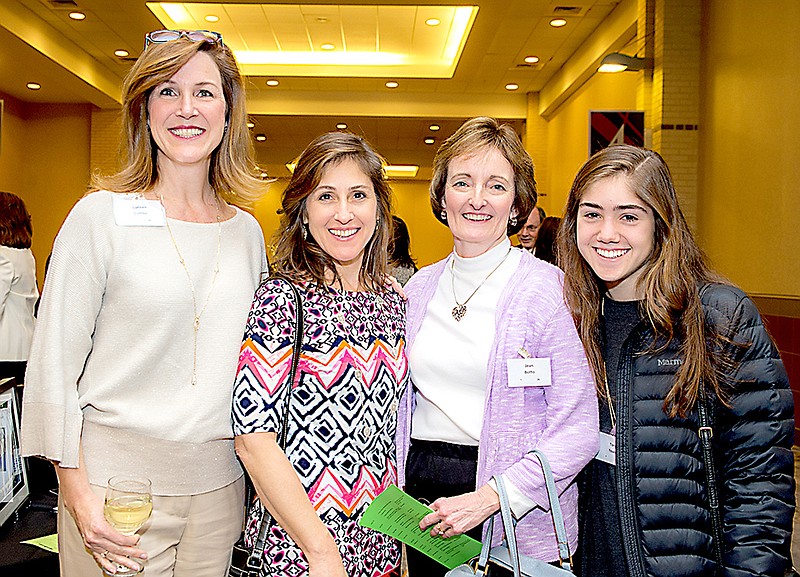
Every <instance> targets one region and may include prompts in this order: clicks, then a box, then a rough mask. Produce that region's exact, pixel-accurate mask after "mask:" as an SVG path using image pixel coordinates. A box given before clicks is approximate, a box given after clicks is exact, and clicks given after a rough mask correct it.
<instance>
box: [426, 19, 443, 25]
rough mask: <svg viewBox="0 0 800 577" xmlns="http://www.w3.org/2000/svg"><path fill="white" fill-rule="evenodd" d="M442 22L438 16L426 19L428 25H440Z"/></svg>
mask: <svg viewBox="0 0 800 577" xmlns="http://www.w3.org/2000/svg"><path fill="white" fill-rule="evenodd" d="M441 23H442V21H441V20H439V19H438V18H428V19H427V20H426V21H425V24H427V25H428V26H438V25H439V24H441Z"/></svg>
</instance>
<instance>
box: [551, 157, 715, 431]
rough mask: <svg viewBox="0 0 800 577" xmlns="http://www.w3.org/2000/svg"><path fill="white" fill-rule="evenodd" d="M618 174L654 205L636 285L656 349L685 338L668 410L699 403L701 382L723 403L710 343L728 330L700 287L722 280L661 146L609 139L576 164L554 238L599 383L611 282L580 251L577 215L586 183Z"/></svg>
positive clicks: (678, 411)
mask: <svg viewBox="0 0 800 577" xmlns="http://www.w3.org/2000/svg"><path fill="white" fill-rule="evenodd" d="M619 175H622V176H623V177H624V180H623V181H624V182H625V184H626V185H627V186H628V188H629V190H630V191H631V192H632V193H633V194H635V195H636V196H637V197H638V198H639V199H640V200H641V201H642V202H644V203H645V204H647V206H648V207H649V208H650V209H651V210H652V211H653V216H654V219H655V233H654V234H655V238H654V243H653V252H652V253H651V254H650V256H649V257H648V259H647V260H646V261H645V263H644V264H643V272H642V275H641V277H640V278H639V280H638V283H637V288H638V289H639V290H641V291H642V292H643V294H644V295H645V298H644V300H643V301H642V302H641V305H640V306H641V308H642V313H643V316H644V318H645V319H646V320H647V322H648V323H649V324H650V326H651V327H652V329H653V330H654V332H655V335H656V338H660V339H662V341H661V342H662V343H663V344H662V345H661V346H658V347H657V346H656V343H655V341H654V342H653V344H652V345H651V350H652V351H654V352H655V351H658V350H663V348H664V347H666V346H667V344H669V342H671V341H672V340H673V339H675V338H678V339H680V342H681V345H680V351H681V354H682V356H683V364H682V365H681V367H680V369H679V370H678V373H677V375H676V378H675V384H674V385H673V386H672V388H671V389H670V391H669V393H668V394H667V396H666V398H665V400H664V409H665V411H667V413H668V414H669V415H670V416H672V417H674V416H681V417H684V416H686V414H687V412H688V411H690V410H691V409H692V407H693V406H694V405H695V403H696V402H697V399H698V395H699V393H700V390H701V386H702V385H703V383H705V385H706V386H709V387H711V388H712V389H713V390H714V392H715V393H716V394H717V396H718V397H719V398H720V399H721V400H722V401H723V402H724V401H725V399H726V395H725V394H724V391H723V390H722V384H721V377H720V371H719V368H720V367H721V365H722V363H723V360H722V359H719V358H715V356H714V355H713V354H711V351H715V350H719V347H717V346H714V345H713V344H711V343H714V342H717V343H719V342H720V340H721V339H722V338H723V337H722V336H721V335H719V334H717V333H716V332H715V331H714V329H713V327H711V326H710V325H708V324H707V323H706V320H705V315H704V313H703V308H702V304H701V302H700V294H699V287H700V286H701V285H702V284H703V283H707V282H712V281H713V282H720V281H721V280H722V279H721V278H720V277H719V276H718V275H717V274H716V273H714V272H713V271H712V270H711V269H710V268H709V267H708V264H707V263H706V259H705V256H704V255H703V253H702V251H701V250H700V248H699V247H698V246H697V243H696V242H695V240H694V236H693V235H692V232H691V230H689V226H688V225H687V223H686V219H685V218H684V216H683V213H682V212H681V209H680V206H679V205H678V197H677V195H676V193H675V187H674V186H673V183H672V177H671V176H670V172H669V168H668V167H667V164H666V163H665V162H664V159H663V158H661V156H660V155H659V154H658V153H656V152H653V151H651V150H645V149H643V148H637V147H634V146H629V145H616V146H610V147H608V148H605V149H603V150H601V151H600V152H598V153H596V154H595V155H594V156H592V157H591V158H590V159H589V160H588V161H587V162H586V163H585V164H584V165H583V166H582V167H581V169H580V170H579V171H578V174H577V176H576V177H575V181H574V182H573V184H572V188H571V189H570V192H569V197H568V199H567V206H566V211H565V214H564V219H563V221H562V223H561V228H560V229H559V233H558V238H557V246H558V259H559V265H560V266H561V268H562V269H563V270H564V294H565V298H566V301H567V305H568V306H569V307H570V309H571V311H572V315H573V317H574V319H575V324H576V325H577V328H578V333H579V334H580V337H581V340H582V341H583V345H584V347H585V348H586V353H587V356H588V358H589V364H590V365H591V367H592V371H593V373H594V376H595V382H596V383H597V387H598V390H600V391H602V383H603V382H604V379H605V369H604V366H603V358H602V334H601V326H600V323H601V320H600V316H601V304H602V299H603V295H604V294H605V291H606V289H605V284H604V283H603V281H601V280H600V279H599V278H598V277H597V276H596V275H595V274H594V272H593V271H592V269H591V267H589V265H588V264H587V262H586V261H585V260H584V259H583V257H582V256H581V254H580V252H579V250H578V245H577V241H576V238H577V237H576V233H577V220H578V209H579V207H580V202H581V199H582V198H583V194H584V193H585V192H586V189H587V188H588V187H590V186H591V185H593V184H594V183H596V182H598V181H600V180H602V179H605V178H611V177H616V176H619ZM723 282H724V281H723Z"/></svg>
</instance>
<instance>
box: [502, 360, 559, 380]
mask: <svg viewBox="0 0 800 577" xmlns="http://www.w3.org/2000/svg"><path fill="white" fill-rule="evenodd" d="M506 363H508V386H509V387H549V386H550V384H551V383H552V380H551V378H550V359H549V358H547V357H545V358H540V359H508V360H507V361H506Z"/></svg>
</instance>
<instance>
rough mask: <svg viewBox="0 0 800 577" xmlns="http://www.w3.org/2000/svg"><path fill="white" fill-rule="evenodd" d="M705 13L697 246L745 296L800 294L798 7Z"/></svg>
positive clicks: (743, 1) (734, 2)
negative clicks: (799, 228) (698, 241)
mask: <svg viewBox="0 0 800 577" xmlns="http://www.w3.org/2000/svg"><path fill="white" fill-rule="evenodd" d="M704 7H705V12H704V15H703V16H704V17H703V23H704V26H703V31H704V32H703V36H702V54H703V57H702V63H701V66H702V67H701V75H702V76H701V78H702V87H703V91H702V93H701V125H700V187H699V188H700V198H699V207H698V224H699V227H698V229H699V236H700V239H701V244H702V245H703V248H704V249H705V250H706V251H707V253H708V255H709V256H710V257H711V259H712V261H713V264H714V265H715V267H717V269H718V270H719V271H720V272H721V273H723V274H724V275H726V276H727V277H728V278H730V279H731V280H732V281H734V282H735V283H737V284H739V285H740V286H741V287H742V288H743V289H744V290H746V291H748V292H750V293H755V294H760V295H787V296H793V297H800V258H798V256H797V255H798V253H800V235H798V226H797V223H798V215H800V160H799V158H800V97H798V71H800V37H799V36H798V34H797V23H798V22H800V2H785V1H783V0H762V1H761V2H758V8H757V9H754V4H753V2H750V1H748V0H709V1H708V2H706V3H704Z"/></svg>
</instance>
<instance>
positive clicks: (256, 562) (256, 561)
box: [247, 277, 303, 575]
mask: <svg viewBox="0 0 800 577" xmlns="http://www.w3.org/2000/svg"><path fill="white" fill-rule="evenodd" d="M275 278H282V279H283V280H284V281H285V282H286V284H288V285H289V288H290V289H291V290H292V294H293V296H294V310H295V316H296V319H295V328H294V341H293V343H292V365H291V368H290V369H289V379H288V383H287V384H286V386H287V387H288V388H289V390H288V391H287V392H286V400H285V401H284V403H283V415H282V416H281V431H280V434H279V435H278V446H279V447H280V448H281V450H282V451H286V437H287V431H288V429H289V407H290V405H291V400H292V389H293V388H294V382H295V379H296V376H297V365H298V364H299V363H300V349H301V348H302V344H303V300H302V298H301V297H300V291H298V290H297V287H296V286H295V285H294V283H293V282H291V281H290V280H288V279H284V278H283V277H275ZM271 524H272V515H270V513H269V511H267V509H266V508H264V514H263V515H262V517H261V523H260V525H259V527H258V535H257V536H256V540H255V542H254V543H253V549H252V550H251V551H250V556H249V557H248V558H247V568H248V569H249V570H250V571H252V572H254V574H256V575H257V574H258V572H259V571H260V570H261V567H262V565H263V564H264V549H266V547H267V533H268V532H269V527H270V525H271ZM269 572H270V571H269V568H268V569H267V573H269Z"/></svg>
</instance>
